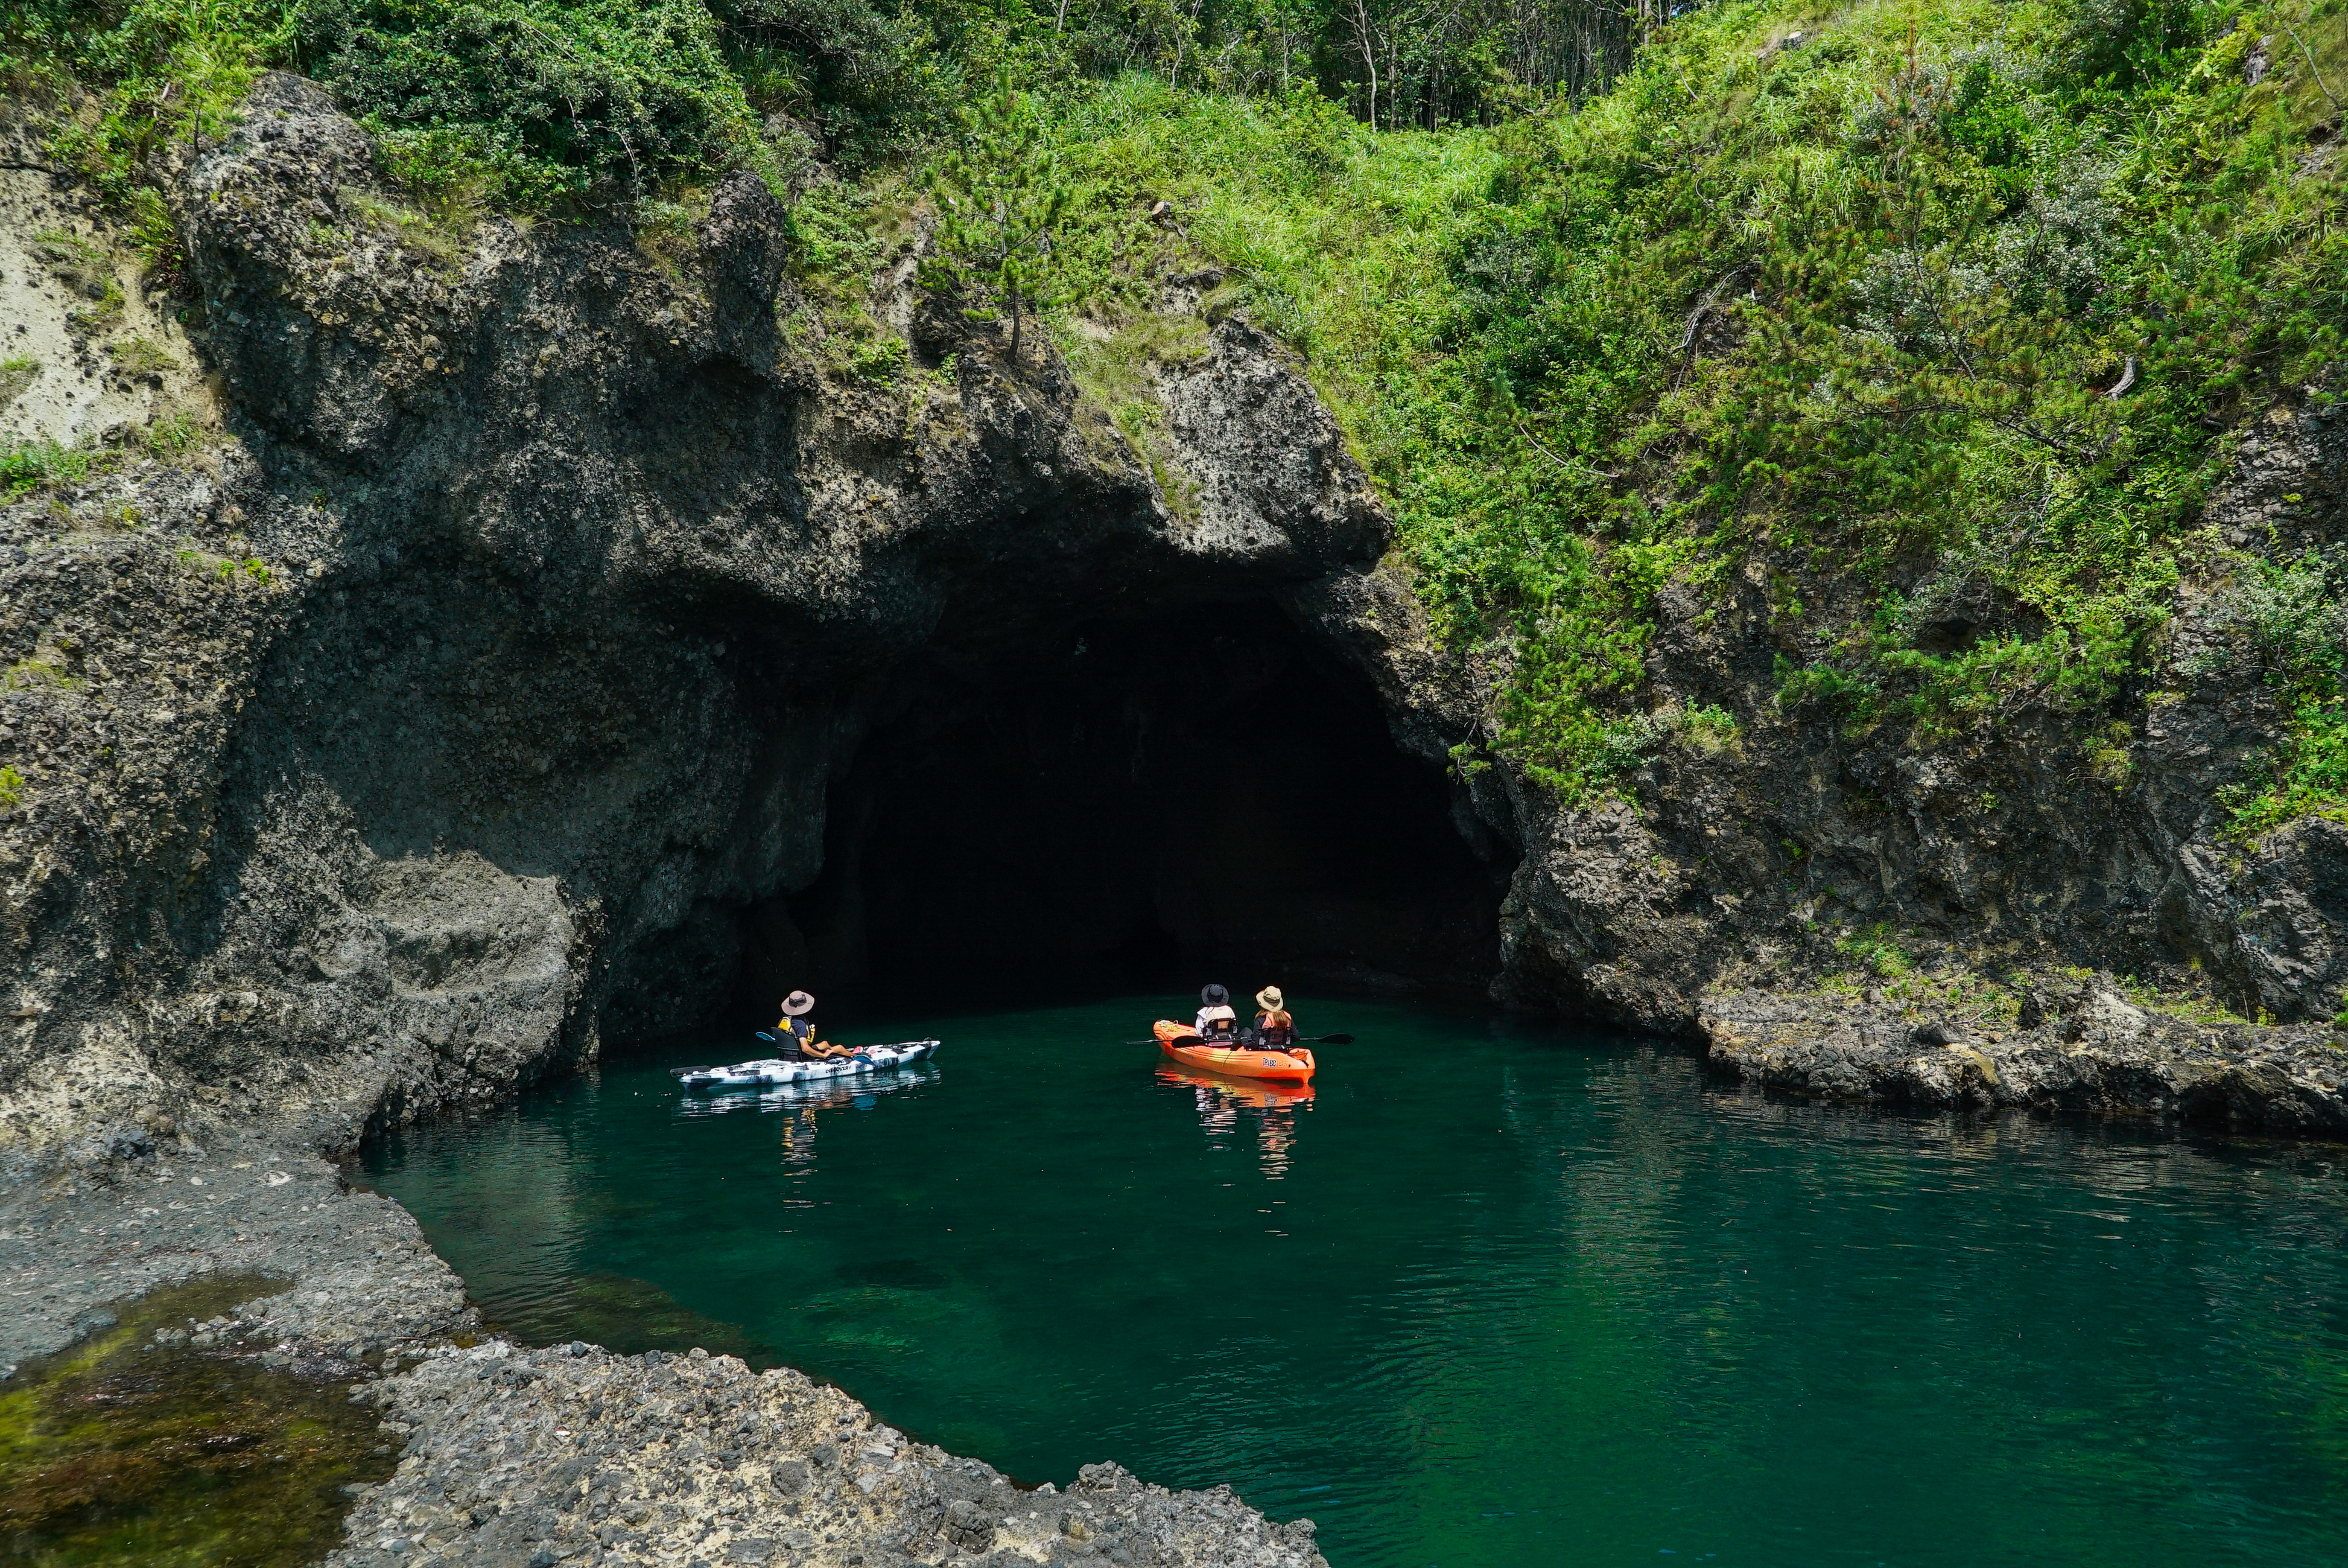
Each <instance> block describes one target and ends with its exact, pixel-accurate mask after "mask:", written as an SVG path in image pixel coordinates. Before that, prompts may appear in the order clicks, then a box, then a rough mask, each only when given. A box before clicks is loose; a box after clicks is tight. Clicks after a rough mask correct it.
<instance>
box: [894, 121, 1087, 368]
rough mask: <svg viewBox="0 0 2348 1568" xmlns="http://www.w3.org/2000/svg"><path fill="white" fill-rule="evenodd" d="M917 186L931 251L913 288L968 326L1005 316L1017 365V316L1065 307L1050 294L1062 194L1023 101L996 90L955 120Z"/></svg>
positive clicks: (1040, 131) (1053, 162) (1050, 154)
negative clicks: (939, 298) (924, 202)
mask: <svg viewBox="0 0 2348 1568" xmlns="http://www.w3.org/2000/svg"><path fill="white" fill-rule="evenodd" d="M922 183H923V184H924V185H926V186H927V187H928V188H929V190H930V192H931V194H932V199H933V200H935V201H936V203H937V209H938V222H937V232H936V251H935V253H934V254H933V255H932V257H931V258H930V259H929V261H927V262H926V263H925V265H924V267H923V269H922V286H923V287H925V288H928V289H932V290H935V291H937V292H941V293H944V294H947V295H949V296H950V297H952V298H953V299H955V300H958V301H960V302H962V304H963V314H964V315H966V316H969V317H970V318H971V319H973V321H983V322H991V321H994V320H995V319H997V318H998V317H999V316H1001V315H1003V314H1004V313H1006V312H1007V313H1009V314H1010V317H1011V345H1010V352H1011V363H1012V364H1014V365H1015V364H1018V363H1019V350H1020V340H1021V332H1020V329H1021V325H1022V323H1023V321H1024V319H1025V314H1026V313H1028V312H1032V311H1043V310H1050V309H1053V308H1055V307H1056V306H1058V305H1062V304H1066V303H1067V302H1068V300H1067V299H1066V297H1064V296H1061V295H1057V294H1055V293H1053V292H1051V289H1050V280H1051V279H1052V278H1053V276H1054V275H1055V274H1056V272H1059V271H1060V267H1059V261H1060V257H1059V253H1058V251H1056V249H1055V247H1054V245H1053V240H1054V238H1055V235H1054V231H1055V230H1056V229H1057V228H1058V227H1059V224H1060V216H1061V214H1062V212H1063V211H1064V210H1066V207H1067V204H1068V188H1067V187H1066V185H1064V184H1062V183H1061V182H1060V179H1059V164H1058V159H1056V157H1055V155H1054V151H1053V149H1052V146H1051V144H1050V143H1049V142H1048V141H1046V140H1045V136H1044V127H1043V125H1042V124H1041V123H1040V121H1039V120H1038V118H1037V116H1036V113H1035V104H1034V103H1033V101H1032V100H1031V99H1029V98H1028V97H1027V96H1026V95H1025V94H1024V93H1021V92H1019V91H1017V90H1016V89H1014V88H1013V87H1008V86H1003V87H996V88H995V90H994V91H993V92H991V93H989V94H988V95H987V96H986V97H983V98H981V99H980V100H979V101H978V102H977V103H976V104H973V106H971V108H968V109H966V110H964V111H963V112H962V113H960V114H957V115H956V116H955V117H954V134H953V137H952V138H950V139H949V140H948V143H947V145H946V149H945V151H944V152H943V153H942V155H941V156H940V157H939V159H938V160H937V163H936V164H935V166H934V167H932V169H930V170H929V172H928V176H927V178H926V179H924V180H923V182H922Z"/></svg>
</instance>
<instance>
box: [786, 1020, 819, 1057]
mask: <svg viewBox="0 0 2348 1568" xmlns="http://www.w3.org/2000/svg"><path fill="white" fill-rule="evenodd" d="M784 1027H785V1028H786V1029H788V1030H790V1034H791V1038H790V1040H789V1041H788V1043H789V1045H790V1048H791V1054H792V1055H793V1056H800V1057H803V1056H805V1055H806V1054H807V1047H808V1041H809V1040H813V1039H815V1020H813V1019H810V1018H808V1017H807V1016H805V1015H804V1014H802V1015H801V1016H799V1017H798V1018H794V1019H786V1020H784Z"/></svg>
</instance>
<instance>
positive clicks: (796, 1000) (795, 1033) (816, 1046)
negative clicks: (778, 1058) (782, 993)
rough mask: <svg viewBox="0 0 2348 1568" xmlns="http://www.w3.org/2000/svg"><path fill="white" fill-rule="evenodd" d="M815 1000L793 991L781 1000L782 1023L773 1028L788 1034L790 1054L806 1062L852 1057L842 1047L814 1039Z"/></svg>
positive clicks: (802, 992) (849, 1052) (847, 1049)
mask: <svg viewBox="0 0 2348 1568" xmlns="http://www.w3.org/2000/svg"><path fill="white" fill-rule="evenodd" d="M814 1012H815V998H813V997H812V996H809V995H808V993H807V992H805V991H793V992H792V993H791V994H790V995H788V996H787V997H785V998H784V999H783V1017H782V1021H781V1022H779V1023H778V1024H776V1025H775V1027H776V1028H777V1029H779V1030H788V1032H789V1039H788V1040H787V1041H785V1043H786V1044H788V1046H789V1047H790V1050H791V1054H792V1055H794V1056H797V1057H799V1058H800V1059H802V1060H804V1061H824V1060H826V1059H827V1058H829V1057H835V1056H853V1055H854V1054H855V1052H854V1051H853V1050H850V1049H849V1048H848V1047H847V1046H844V1045H832V1044H829V1042H827V1041H824V1040H818V1039H817V1038H816V1037H815V1019H814V1017H813V1016H812V1015H813V1014H814Z"/></svg>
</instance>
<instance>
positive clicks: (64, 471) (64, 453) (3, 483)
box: [0, 440, 99, 499]
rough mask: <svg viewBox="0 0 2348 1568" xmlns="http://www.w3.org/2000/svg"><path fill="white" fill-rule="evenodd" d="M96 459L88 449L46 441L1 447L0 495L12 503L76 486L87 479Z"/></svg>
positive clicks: (93, 452) (22, 442) (93, 453)
mask: <svg viewBox="0 0 2348 1568" xmlns="http://www.w3.org/2000/svg"><path fill="white" fill-rule="evenodd" d="M98 456H99V455H98V453H97V452H96V451H94V450H92V449H91V448H89V447H87V446H61V445H59V444H58V443H57V442H55V441H49V440H39V441H20V442H17V443H15V445H13V446H5V447H0V495H5V497H8V498H10V499H14V498H15V497H18V496H21V495H24V494H25V493H26V492H27V491H29V490H37V489H39V488H41V487H44V486H46V485H77V484H79V483H81V481H82V480H84V479H86V478H88V477H89V474H90V471H91V469H92V468H93V467H94V466H96V465H97V462H98Z"/></svg>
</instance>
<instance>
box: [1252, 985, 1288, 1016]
mask: <svg viewBox="0 0 2348 1568" xmlns="http://www.w3.org/2000/svg"><path fill="white" fill-rule="evenodd" d="M1255 1005H1256V1006H1258V1007H1260V1008H1262V1009H1263V1010H1264V1011H1266V1012H1281V1011H1283V1010H1285V1009H1286V1008H1287V1006H1288V1001H1287V999H1285V998H1284V997H1282V995H1281V994H1280V988H1279V987H1278V986H1266V987H1264V988H1263V989H1262V990H1260V991H1258V992H1256V993H1255Z"/></svg>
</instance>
